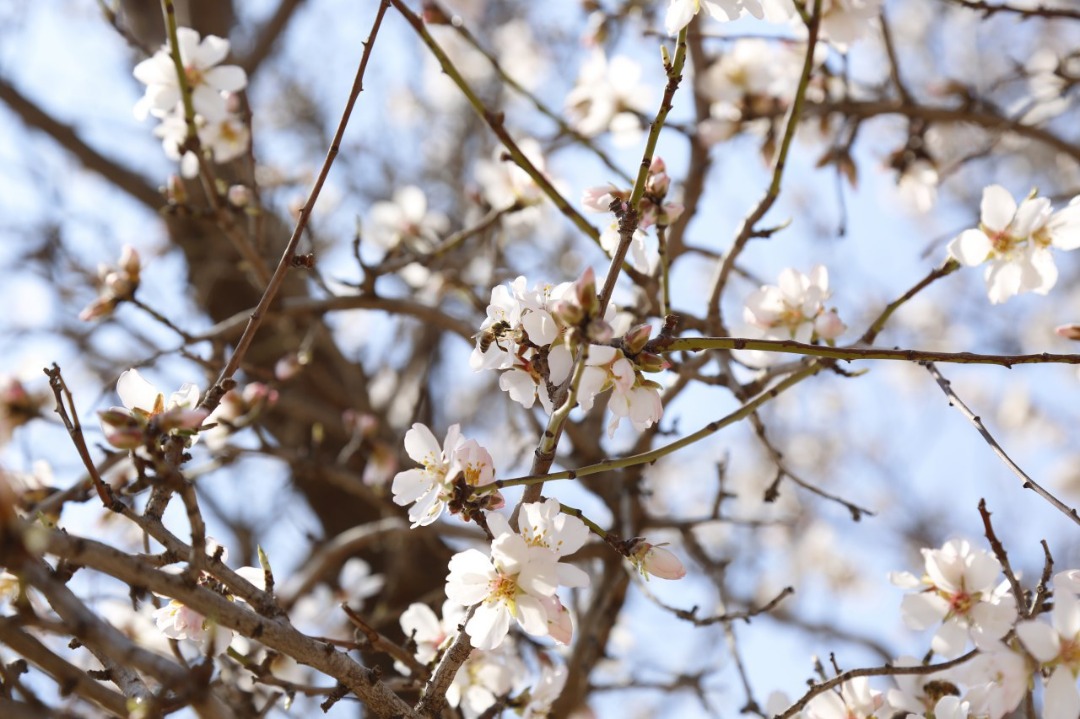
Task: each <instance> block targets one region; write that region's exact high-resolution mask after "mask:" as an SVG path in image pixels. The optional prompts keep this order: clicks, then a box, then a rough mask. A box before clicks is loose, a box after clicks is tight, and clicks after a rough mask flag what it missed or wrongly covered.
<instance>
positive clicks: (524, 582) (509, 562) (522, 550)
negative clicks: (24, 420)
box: [446, 515, 558, 649]
mask: <svg viewBox="0 0 1080 719" xmlns="http://www.w3.org/2000/svg"><path fill="white" fill-rule="evenodd" d="M491 516H498V515H491ZM556 563H557V559H556V557H555V556H554V555H553V554H552V553H551V552H550V551H548V550H546V549H543V548H542V547H529V546H528V545H526V544H525V540H523V539H522V538H521V537H520V536H519V535H517V534H513V533H508V534H502V535H499V536H496V538H495V540H494V541H493V542H492V543H491V556H490V557H486V556H484V554H483V552H480V551H479V550H476V549H467V550H465V551H464V552H459V553H458V554H455V555H454V556H453V557H451V558H450V574H449V576H448V577H447V579H446V596H447V597H448V598H449V599H451V600H453V601H454V602H457V603H458V604H461V605H462V606H466V607H469V606H472V605H474V604H478V603H479V604H480V606H479V607H477V608H476V611H475V612H474V613H473V616H472V618H471V619H470V620H469V622H468V623H467V624H466V625H465V631H466V632H467V633H468V635H469V637H470V638H471V639H472V644H473V646H474V647H476V648H477V649H494V648H495V647H497V646H499V645H500V644H501V643H502V641H503V639H504V638H505V637H506V634H507V632H508V631H510V620H511V618H512V619H514V620H515V621H516V622H517V623H518V625H519V626H520V627H521V628H522V629H523V630H524V631H525V632H526V633H528V634H532V635H534V636H543V635H546V634H547V632H548V628H547V612H546V611H545V610H544V605H543V603H542V599H543V598H547V597H550V596H551V595H552V594H554V593H555V589H556V586H557V583H558V576H557V570H556V568H555V565H556Z"/></svg>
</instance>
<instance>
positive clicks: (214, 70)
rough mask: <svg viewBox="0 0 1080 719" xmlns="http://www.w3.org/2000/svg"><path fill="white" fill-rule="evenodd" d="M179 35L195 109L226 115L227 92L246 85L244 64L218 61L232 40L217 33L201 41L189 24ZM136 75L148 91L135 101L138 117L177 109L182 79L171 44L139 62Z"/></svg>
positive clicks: (211, 115)
mask: <svg viewBox="0 0 1080 719" xmlns="http://www.w3.org/2000/svg"><path fill="white" fill-rule="evenodd" d="M176 37H177V44H178V47H179V50H180V62H181V64H182V65H183V67H184V75H185V79H186V81H187V85H188V87H189V88H190V89H191V101H192V104H193V105H194V106H195V112H196V113H198V114H199V115H202V116H203V117H204V118H208V119H215V120H216V119H220V118H222V117H224V116H225V115H226V114H227V113H228V111H227V109H226V104H225V97H224V93H228V92H239V91H240V90H243V89H244V87H245V86H246V85H247V75H246V74H245V72H244V70H243V69H242V68H240V67H238V66H236V65H219V63H220V62H221V61H222V60H224V59H225V57H226V56H227V55H228V54H229V41H228V40H225V39H223V38H220V37H217V36H215V35H207V36H206V37H205V38H203V39H202V40H201V41H200V39H199V33H197V32H196V31H195V30H192V29H191V28H188V27H181V28H177V30H176ZM134 75H135V79H137V80H138V81H139V82H141V83H143V84H144V85H146V93H145V94H144V95H143V97H142V99H140V100H139V102H138V103H136V105H135V117H136V118H137V119H139V120H143V119H145V118H146V116H147V115H148V114H150V115H154V116H155V117H165V116H166V115H168V114H170V113H173V112H175V111H176V109H177V105H179V104H180V101H181V99H182V98H181V96H180V81H179V78H178V77H177V74H176V65H175V63H174V62H173V58H172V54H171V53H170V51H169V48H168V46H165V47H162V48H161V49H160V50H158V51H157V52H156V53H154V55H153V57H150V58H147V59H146V60H143V61H142V62H140V63H139V64H138V65H136V66H135V70H134Z"/></svg>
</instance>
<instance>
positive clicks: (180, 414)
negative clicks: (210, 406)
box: [157, 407, 210, 432]
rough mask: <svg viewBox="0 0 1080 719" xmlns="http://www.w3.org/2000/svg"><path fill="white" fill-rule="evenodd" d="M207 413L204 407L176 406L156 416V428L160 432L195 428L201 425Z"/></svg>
mask: <svg viewBox="0 0 1080 719" xmlns="http://www.w3.org/2000/svg"><path fill="white" fill-rule="evenodd" d="M209 414H210V413H209V412H208V411H207V410H205V409H182V408H180V407H177V408H175V409H170V410H169V411H168V412H163V413H161V414H159V415H158V416H157V423H158V428H159V429H161V431H162V432H172V431H173V430H177V429H182V430H188V431H191V430H196V429H198V428H199V427H201V426H202V423H203V420H205V419H206V418H207V416H208V415H209Z"/></svg>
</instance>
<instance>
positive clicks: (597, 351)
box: [577, 345, 637, 412]
mask: <svg viewBox="0 0 1080 719" xmlns="http://www.w3.org/2000/svg"><path fill="white" fill-rule="evenodd" d="M636 379H637V375H636V374H635V372H634V365H633V364H632V363H631V362H630V360H628V359H627V358H626V356H625V355H623V353H622V350H620V349H618V348H616V347H611V346H610V345H590V346H589V356H588V357H587V358H586V360H585V370H584V372H583V373H582V375H581V383H580V384H579V385H578V395H577V399H578V404H579V405H580V406H581V409H582V410H583V411H585V412H588V411H589V410H591V409H592V406H593V402H594V401H595V399H596V396H597V395H598V394H600V393H601V392H604V391H605V390H607V389H610V388H613V387H614V388H616V391H619V392H629V391H630V390H631V389H632V388H633V386H634V382H635V380H636Z"/></svg>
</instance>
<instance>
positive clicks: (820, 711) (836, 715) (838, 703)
mask: <svg viewBox="0 0 1080 719" xmlns="http://www.w3.org/2000/svg"><path fill="white" fill-rule="evenodd" d="M884 703H885V698H884V697H883V696H882V695H881V692H878V691H874V690H873V689H871V688H870V681H869V680H868V679H867V678H866V677H856V678H855V679H852V680H851V681H847V682H844V683H843V684H842V685H840V691H839V693H838V692H834V691H828V692H823V693H821V694H818V695H817V696H816V697H814V698H813V699H811V700H810V703H809V704H807V705H806V717H807V719H872V718H873V717H874V715H875V712H877V710H878V709H880V708H881V707H882V705H883V704H884Z"/></svg>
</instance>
